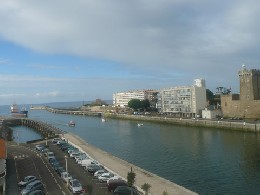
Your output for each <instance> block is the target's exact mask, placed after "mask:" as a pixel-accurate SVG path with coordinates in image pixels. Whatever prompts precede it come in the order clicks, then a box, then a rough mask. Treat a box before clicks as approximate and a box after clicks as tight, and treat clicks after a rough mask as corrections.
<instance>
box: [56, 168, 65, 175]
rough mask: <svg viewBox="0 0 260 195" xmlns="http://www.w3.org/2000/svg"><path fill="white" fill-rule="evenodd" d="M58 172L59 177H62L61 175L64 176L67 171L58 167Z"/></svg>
mask: <svg viewBox="0 0 260 195" xmlns="http://www.w3.org/2000/svg"><path fill="white" fill-rule="evenodd" d="M56 172H57V173H58V175H59V176H61V174H62V173H63V172H65V169H64V168H63V167H58V168H57V169H56Z"/></svg>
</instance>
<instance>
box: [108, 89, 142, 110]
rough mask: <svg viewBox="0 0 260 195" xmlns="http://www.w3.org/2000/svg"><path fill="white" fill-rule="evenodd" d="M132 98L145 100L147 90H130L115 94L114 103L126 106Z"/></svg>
mask: <svg viewBox="0 0 260 195" xmlns="http://www.w3.org/2000/svg"><path fill="white" fill-rule="evenodd" d="M132 99H138V100H144V99H145V90H136V91H128V92H121V93H114V94H113V105H114V106H120V107H126V106H128V102H129V101H130V100H132Z"/></svg>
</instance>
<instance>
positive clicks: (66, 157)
mask: <svg viewBox="0 0 260 195" xmlns="http://www.w3.org/2000/svg"><path fill="white" fill-rule="evenodd" d="M67 161H68V156H67V155H65V162H66V172H67V173H68V162H67Z"/></svg>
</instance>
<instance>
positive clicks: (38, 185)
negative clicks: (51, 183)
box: [21, 180, 44, 195]
mask: <svg viewBox="0 0 260 195" xmlns="http://www.w3.org/2000/svg"><path fill="white" fill-rule="evenodd" d="M43 189H44V188H43V184H42V182H41V181H40V180H35V181H33V182H31V183H29V184H28V185H27V186H26V187H25V188H24V189H23V190H22V191H21V194H22V195H25V194H29V193H30V192H33V191H35V190H43Z"/></svg>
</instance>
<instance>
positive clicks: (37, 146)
mask: <svg viewBox="0 0 260 195" xmlns="http://www.w3.org/2000/svg"><path fill="white" fill-rule="evenodd" d="M35 149H36V150H38V151H41V150H43V149H44V146H43V145H41V144H37V145H36V146H35Z"/></svg>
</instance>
